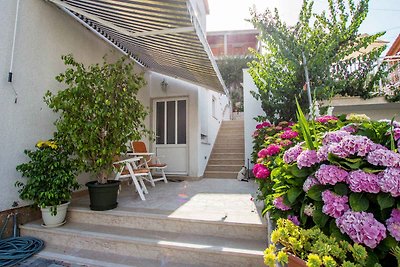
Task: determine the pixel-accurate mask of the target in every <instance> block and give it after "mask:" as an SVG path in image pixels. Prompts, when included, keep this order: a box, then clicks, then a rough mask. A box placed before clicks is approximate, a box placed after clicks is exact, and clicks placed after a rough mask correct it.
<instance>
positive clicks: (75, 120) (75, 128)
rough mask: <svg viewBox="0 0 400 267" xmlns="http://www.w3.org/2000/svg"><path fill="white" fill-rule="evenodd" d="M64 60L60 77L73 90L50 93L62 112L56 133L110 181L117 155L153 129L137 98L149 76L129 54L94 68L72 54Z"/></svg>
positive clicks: (86, 166)
mask: <svg viewBox="0 0 400 267" xmlns="http://www.w3.org/2000/svg"><path fill="white" fill-rule="evenodd" d="M62 59H63V60H64V63H65V65H67V66H68V68H67V69H66V71H65V72H64V73H61V74H59V75H58V76H57V77H56V80H57V81H58V82H60V83H64V84H65V85H66V86H67V88H66V89H65V90H62V91H59V92H58V93H57V94H53V93H51V92H50V91H48V92H47V93H46V95H45V102H46V103H47V104H48V106H49V107H50V108H51V109H52V110H53V111H55V112H59V114H60V118H59V119H58V120H57V121H56V122H55V125H56V127H57V133H56V134H55V136H56V138H57V140H58V142H61V143H62V144H63V146H64V147H66V148H67V149H68V150H69V151H70V152H71V153H73V154H75V155H76V156H77V157H78V158H79V159H80V160H81V162H82V167H83V168H84V170H85V171H89V172H93V173H96V175H97V178H98V182H99V183H106V182H107V177H108V175H109V174H110V172H111V170H112V162H113V159H114V157H115V156H116V155H119V154H120V153H122V152H125V151H126V145H125V144H126V143H127V142H128V141H129V140H136V139H140V138H141V136H142V135H143V134H148V133H149V131H148V130H146V127H145V125H144V119H145V117H146V116H147V114H148V112H147V110H146V108H145V107H144V106H143V105H142V103H141V102H140V101H139V100H138V99H137V98H136V95H137V93H138V91H139V89H140V88H142V87H143V86H144V85H145V80H144V78H143V75H141V74H136V73H134V71H133V68H134V65H133V63H131V62H128V61H127V58H121V59H119V60H117V61H116V62H115V63H107V62H106V60H105V59H104V62H103V64H102V65H100V64H94V65H90V66H84V65H83V64H82V63H78V62H76V61H75V59H74V58H73V56H72V55H67V56H62Z"/></svg>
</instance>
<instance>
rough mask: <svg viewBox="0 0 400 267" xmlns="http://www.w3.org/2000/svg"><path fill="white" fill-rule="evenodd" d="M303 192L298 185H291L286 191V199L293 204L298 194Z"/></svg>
mask: <svg viewBox="0 0 400 267" xmlns="http://www.w3.org/2000/svg"><path fill="white" fill-rule="evenodd" d="M301 193H303V190H302V189H301V188H298V187H292V188H290V189H289V190H288V192H287V199H288V201H289V202H290V203H291V204H293V203H294V202H295V201H296V199H297V198H298V197H299V196H300V194H301Z"/></svg>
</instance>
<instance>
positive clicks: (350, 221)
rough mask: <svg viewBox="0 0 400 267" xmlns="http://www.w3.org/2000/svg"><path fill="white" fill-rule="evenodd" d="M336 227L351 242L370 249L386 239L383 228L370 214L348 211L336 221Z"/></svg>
mask: <svg viewBox="0 0 400 267" xmlns="http://www.w3.org/2000/svg"><path fill="white" fill-rule="evenodd" d="M336 225H337V227H339V229H340V231H341V232H342V233H345V234H347V235H348V236H349V237H350V238H351V240H353V241H354V242H356V243H361V244H364V245H366V246H367V247H370V248H372V249H374V248H375V247H376V246H377V245H378V244H379V243H380V242H381V241H382V240H383V239H384V238H386V228H385V226H384V225H383V224H382V223H380V222H378V221H377V220H376V219H375V218H374V215H373V214H372V213H367V212H354V211H351V210H348V211H346V212H345V213H344V214H343V215H342V216H341V217H339V218H337V219H336Z"/></svg>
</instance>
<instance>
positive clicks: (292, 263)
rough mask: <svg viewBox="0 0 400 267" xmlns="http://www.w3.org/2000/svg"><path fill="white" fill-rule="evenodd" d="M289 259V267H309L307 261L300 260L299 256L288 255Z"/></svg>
mask: <svg viewBox="0 0 400 267" xmlns="http://www.w3.org/2000/svg"><path fill="white" fill-rule="evenodd" d="M288 257H289V263H288V267H307V264H306V262H305V261H303V260H302V259H300V258H299V257H297V256H294V255H293V254H290V253H288Z"/></svg>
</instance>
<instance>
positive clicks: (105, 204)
mask: <svg viewBox="0 0 400 267" xmlns="http://www.w3.org/2000/svg"><path fill="white" fill-rule="evenodd" d="M120 184H121V181H117V180H109V181H107V183H106V184H99V183H98V182H97V181H91V182H88V183H86V186H87V187H88V189H89V197H90V209H91V210H112V209H115V208H116V207H117V206H118V202H117V197H118V189H119V185H120Z"/></svg>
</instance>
